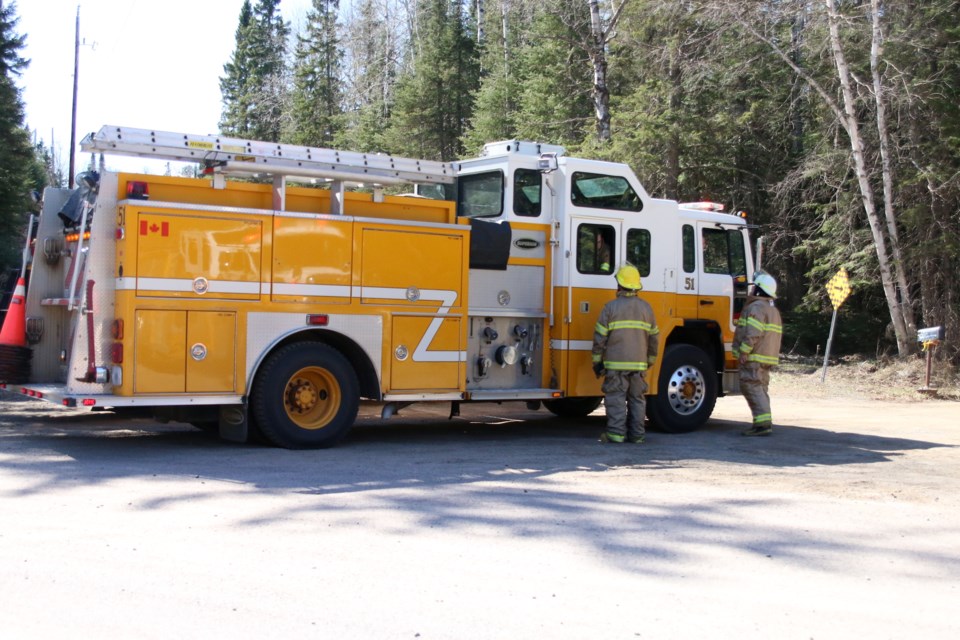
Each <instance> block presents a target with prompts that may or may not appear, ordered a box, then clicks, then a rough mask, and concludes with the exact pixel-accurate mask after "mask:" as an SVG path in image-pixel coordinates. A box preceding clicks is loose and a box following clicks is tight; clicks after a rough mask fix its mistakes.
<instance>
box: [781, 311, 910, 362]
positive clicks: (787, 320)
mask: <svg viewBox="0 0 960 640" xmlns="http://www.w3.org/2000/svg"><path fill="white" fill-rule="evenodd" d="M832 317H833V314H832V311H829V312H821V311H805V310H802V309H794V310H793V311H789V312H786V313H784V314H783V347H782V350H783V353H791V354H794V355H801V356H814V355H819V356H820V357H823V354H824V352H825V351H826V348H827V340H828V339H829V337H830V322H831V319H832ZM896 348H897V344H896V342H895V341H893V340H891V336H889V335H888V333H887V320H886V319H885V318H884V317H883V314H880V315H878V314H876V313H870V312H867V311H860V310H855V308H854V306H852V305H846V304H845V305H844V306H842V307H840V311H839V312H838V313H837V323H836V326H835V327H834V332H833V344H831V345H830V356H831V357H837V356H844V355H851V354H865V355H871V356H880V355H886V354H889V353H894V352H896Z"/></svg>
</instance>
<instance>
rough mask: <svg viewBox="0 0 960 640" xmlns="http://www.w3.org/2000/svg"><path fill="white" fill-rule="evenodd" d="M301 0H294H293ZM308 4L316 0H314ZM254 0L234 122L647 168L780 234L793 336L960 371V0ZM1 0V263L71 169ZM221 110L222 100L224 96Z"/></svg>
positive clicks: (451, 153)
mask: <svg viewBox="0 0 960 640" xmlns="http://www.w3.org/2000/svg"><path fill="white" fill-rule="evenodd" d="M288 1H289V0H288ZM298 2H301V0H298ZM280 5H281V0H245V2H244V3H243V6H242V9H241V11H240V14H239V16H229V17H226V16H225V19H228V20H234V19H236V31H235V47H234V50H233V51H232V53H231V54H230V56H229V59H228V60H225V61H224V66H223V73H222V75H221V77H220V79H219V81H220V89H221V95H222V104H221V105H220V106H219V107H220V128H221V132H222V133H223V134H225V135H231V136H236V137H243V138H252V139H261V140H271V141H279V142H288V143H293V144H302V145H309V146H323V147H333V148H342V149H350V150H355V151H371V152H386V153H391V154H396V155H401V156H409V157H417V158H426V159H434V160H453V159H457V158H462V157H470V156H473V155H476V154H477V153H478V151H479V150H480V148H481V147H482V145H483V144H484V143H485V142H490V141H495V140H504V139H513V138H516V139H524V140H536V141H540V142H545V143H551V144H561V145H564V146H565V147H566V148H567V153H568V154H570V155H579V156H583V157H589V158H597V159H605V160H613V161H617V162H624V163H627V164H629V165H630V166H631V167H632V168H633V170H634V172H635V173H636V174H637V176H638V177H639V179H640V181H641V182H642V183H643V184H644V186H645V187H646V189H647V190H648V191H649V192H650V193H651V194H652V195H654V196H655V197H663V198H671V199H675V200H680V201H685V202H689V201H701V200H710V201H714V202H721V203H723V204H724V205H725V207H726V209H727V210H728V211H745V212H746V213H747V216H748V219H749V220H750V221H751V222H752V223H755V224H757V225H759V229H758V230H757V231H756V232H755V235H763V236H764V267H765V269H766V270H768V271H769V272H771V273H772V274H773V275H774V276H776V277H777V278H778V280H779V282H780V298H781V303H780V306H781V308H782V309H783V310H784V311H785V319H786V336H785V340H784V351H788V352H790V351H792V352H795V353H804V354H813V353H816V352H817V351H819V352H821V353H822V349H823V347H824V345H825V343H826V338H827V333H828V329H829V325H830V317H831V312H832V310H833V309H832V305H831V302H830V300H829V298H828V295H827V291H826V284H827V282H828V281H829V280H830V278H831V277H832V276H833V275H834V274H835V273H837V272H838V271H839V270H840V269H845V270H846V271H847V273H848V274H849V276H850V283H851V286H852V293H851V295H850V297H849V298H848V299H847V301H846V302H845V303H844V304H843V306H842V307H841V308H840V312H839V320H838V323H837V335H836V337H835V342H834V352H835V353H837V354H843V353H860V354H864V355H868V356H871V357H872V356H879V355H885V354H891V355H895V356H897V355H898V356H901V357H918V354H919V353H920V349H921V345H919V344H918V343H917V329H918V328H922V327H930V326H944V327H945V328H946V340H945V342H944V344H943V345H942V346H941V347H940V348H939V349H938V351H937V353H938V357H941V358H945V359H949V360H950V361H952V362H953V363H954V364H960V23H958V21H957V16H958V15H960V0H900V1H898V2H892V1H885V0H672V1H669V2H667V1H665V0H350V1H347V0H343V1H338V0H310V2H309V4H308V7H307V11H306V14H305V16H304V17H303V19H302V20H301V23H300V24H291V23H289V22H287V21H285V20H284V19H283V17H282V15H281V11H280V9H281V6H280ZM22 44H23V40H22V36H20V35H18V34H17V30H16V12H15V5H14V4H13V3H10V2H0V136H2V137H3V139H4V144H3V146H0V150H2V151H0V154H2V157H0V169H2V170H3V172H4V179H3V180H0V232H2V233H3V235H2V238H3V244H2V246H0V261H2V264H3V265H4V266H7V267H9V266H11V265H12V266H16V267H17V268H19V248H18V246H22V244H20V243H22V236H21V239H17V234H18V233H19V232H18V231H16V229H18V228H19V227H20V226H21V225H22V224H23V221H24V219H25V218H24V216H25V212H28V211H29V210H30V207H31V206H33V205H32V204H31V202H30V198H29V194H30V193H31V191H33V190H35V189H37V188H40V187H42V185H43V184H44V183H46V182H51V181H56V179H57V178H56V177H55V176H53V172H52V171H51V170H50V166H51V163H50V161H49V157H48V154H47V152H46V151H45V150H44V149H43V148H42V147H37V146H34V145H31V143H30V140H29V135H28V134H27V133H26V131H25V129H24V126H23V105H22V103H21V101H20V97H19V91H18V89H17V87H16V81H17V78H18V75H19V71H20V70H21V69H22V67H23V65H24V64H26V61H25V60H23V59H22V58H21V57H20V55H19V50H20V48H21V47H22ZM210 108H211V109H215V108H217V107H216V106H215V105H211V107H210Z"/></svg>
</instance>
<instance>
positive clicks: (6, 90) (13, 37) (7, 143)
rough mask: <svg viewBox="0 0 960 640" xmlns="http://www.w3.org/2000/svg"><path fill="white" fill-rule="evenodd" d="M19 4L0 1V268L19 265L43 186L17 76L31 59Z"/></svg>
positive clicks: (40, 169) (40, 167)
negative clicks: (29, 219)
mask: <svg viewBox="0 0 960 640" xmlns="http://www.w3.org/2000/svg"><path fill="white" fill-rule="evenodd" d="M18 21H19V19H18V18H17V15H16V4H14V3H3V2H2V0H0V267H3V268H9V267H11V266H15V267H19V266H20V254H21V250H22V248H23V237H22V234H23V231H24V228H25V226H26V219H27V213H28V212H29V211H30V209H31V208H32V207H33V206H34V205H33V203H32V200H31V197H30V195H31V192H33V191H36V190H39V189H41V188H42V187H43V182H44V178H43V168H42V166H39V164H38V162H37V157H36V155H35V154H34V152H33V147H32V146H31V144H30V135H29V133H28V132H27V130H26V129H25V128H24V112H23V101H22V99H21V97H20V89H19V87H17V85H16V82H15V80H16V78H17V77H19V76H20V73H21V72H22V71H23V69H24V68H25V67H26V66H27V65H28V64H29V61H28V60H26V59H24V58H23V57H21V55H20V50H21V49H23V45H24V42H25V41H26V37H25V36H23V35H19V34H18V33H17V31H16V28H17V23H18Z"/></svg>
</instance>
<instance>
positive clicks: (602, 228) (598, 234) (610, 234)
mask: <svg viewBox="0 0 960 640" xmlns="http://www.w3.org/2000/svg"><path fill="white" fill-rule="evenodd" d="M615 242H616V234H615V232H614V229H613V227H611V226H609V225H603V224H582V225H580V227H579V228H578V229H577V271H579V272H580V273H587V274H597V275H608V274H611V273H613V265H614V264H615V262H614V261H615V259H616V256H615V255H614V251H613V248H614V246H615V244H614V243H615Z"/></svg>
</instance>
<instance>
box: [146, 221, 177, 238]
mask: <svg viewBox="0 0 960 640" xmlns="http://www.w3.org/2000/svg"><path fill="white" fill-rule="evenodd" d="M154 233H159V234H160V235H161V236H163V237H164V238H166V237H167V236H169V235H170V223H169V222H161V223H160V224H157V223H156V222H150V221H149V220H141V221H140V235H142V236H149V235H153V234H154Z"/></svg>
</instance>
